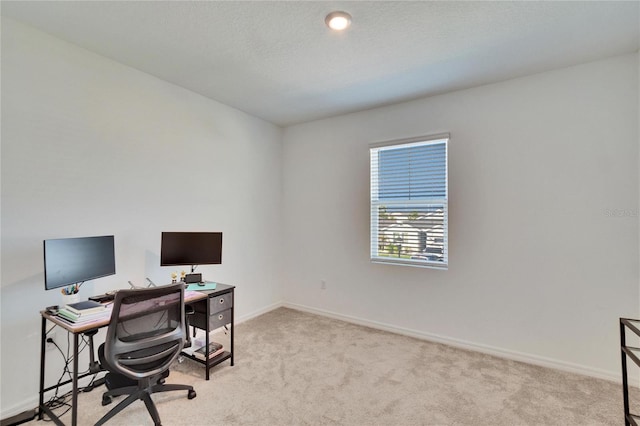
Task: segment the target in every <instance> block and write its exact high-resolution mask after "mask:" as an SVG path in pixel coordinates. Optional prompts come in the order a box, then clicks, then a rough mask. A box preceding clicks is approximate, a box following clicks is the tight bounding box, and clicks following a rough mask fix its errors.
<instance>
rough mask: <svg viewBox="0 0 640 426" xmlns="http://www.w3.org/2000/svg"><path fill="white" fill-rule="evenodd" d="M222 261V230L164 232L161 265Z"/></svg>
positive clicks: (213, 263)
mask: <svg viewBox="0 0 640 426" xmlns="http://www.w3.org/2000/svg"><path fill="white" fill-rule="evenodd" d="M221 263H222V232H163V233H162V241H161V243H160V266H181V265H183V266H184V265H191V272H193V269H194V268H195V266H197V265H217V264H221Z"/></svg>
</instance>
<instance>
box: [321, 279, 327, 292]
mask: <svg viewBox="0 0 640 426" xmlns="http://www.w3.org/2000/svg"><path fill="white" fill-rule="evenodd" d="M326 289H327V282H326V281H325V280H320V290H326Z"/></svg>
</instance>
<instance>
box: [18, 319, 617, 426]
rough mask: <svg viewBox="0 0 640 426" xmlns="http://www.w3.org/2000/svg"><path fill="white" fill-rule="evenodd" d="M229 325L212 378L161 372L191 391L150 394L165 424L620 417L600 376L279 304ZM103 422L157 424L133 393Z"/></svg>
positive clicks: (555, 421)
mask: <svg viewBox="0 0 640 426" xmlns="http://www.w3.org/2000/svg"><path fill="white" fill-rule="evenodd" d="M235 331H236V336H235V337H236V348H235V349H236V355H235V366H234V367H230V366H229V362H225V363H224V364H222V365H219V366H217V367H216V368H214V369H212V370H211V373H212V375H211V380H209V381H208V382H207V381H205V380H204V370H203V367H202V366H201V365H199V364H196V363H194V362H192V361H190V360H185V361H184V362H182V363H179V364H178V363H176V365H175V368H174V369H173V371H172V373H171V376H170V377H169V379H168V382H175V383H187V384H191V385H193V386H194V387H195V388H196V391H197V393H198V396H197V398H195V399H193V400H188V399H187V397H186V392H171V393H165V394H158V395H154V396H153V399H154V400H155V401H156V403H157V406H158V410H159V412H160V417H161V419H162V423H163V424H164V425H165V426H170V425H203V426H204V425H274V426H275V425H358V426H360V425H361V426H365V425H487V426H489V425H491V426H498V425H509V426H513V425H563V426H564V425H621V424H624V421H623V410H622V390H621V385H619V384H616V383H612V382H608V381H604V380H598V379H593V378H588V377H583V376H579V375H575V374H569V373H563V372H559V371H555V370H550V369H545V368H541V367H536V366H532V365H528V364H523V363H519V362H515V361H508V360H504V359H500V358H495V357H492V356H488V355H483V354H479V353H474V352H468V351H464V350H459V349H455V348H451V347H448V346H444V345H441V344H436V343H430V342H425V341H422V340H417V339H413V338H409V337H405V336H400V335H396V334H392V333H387V332H382V331H378V330H374V329H370V328H366V327H361V326H357V325H353V324H349V323H345V322H342V321H337V320H333V319H329V318H325V317H321V316H316V315H311V314H307V313H303V312H298V311H295V310H291V309H285V308H281V309H277V310H275V311H272V312H269V313H267V314H265V315H262V316H260V317H258V318H255V319H253V320H250V321H247V322H245V323H242V324H240V325H238V326H236V330H235ZM102 389H104V388H101V389H96V390H94V391H92V392H89V393H84V394H81V395H80V399H79V400H80V405H79V407H80V410H79V412H80V415H79V421H78V424H79V425H91V424H93V423H95V422H96V421H97V420H98V419H99V418H100V417H101V416H102V415H103V414H104V413H106V412H107V411H108V409H109V407H111V406H113V404H112V405H111V406H107V407H102V406H101V404H100V401H101V391H102ZM118 400H119V399H118ZM118 400H116V401H114V404H115V403H116V402H117V401H118ZM63 420H64V421H65V423H67V424H69V423H70V421H69V415H68V414H67V415H65V416H64V417H63ZM28 424H30V425H35V424H37V423H36V422H35V421H32V422H30V423H28ZM108 424H109V425H127V426H131V425H151V424H153V423H152V421H151V418H150V417H149V415H148V414H147V412H146V410H145V407H144V404H143V403H142V402H141V401H137V402H135V403H134V404H133V405H131V406H130V407H129V408H127V409H125V411H124V412H122V413H120V414H119V415H118V416H117V417H115V418H114V419H113V420H111V421H110V422H109V423H108Z"/></svg>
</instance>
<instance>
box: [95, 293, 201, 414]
mask: <svg viewBox="0 0 640 426" xmlns="http://www.w3.org/2000/svg"><path fill="white" fill-rule="evenodd" d="M184 309H185V308H184V284H175V285H169V286H164V287H152V288H143V289H133V290H120V291H118V292H117V293H116V296H115V299H114V303H113V312H112V314H111V322H110V323H109V328H108V329H107V337H106V341H105V343H104V344H103V345H101V346H100V348H99V349H98V357H99V359H100V363H101V364H102V367H103V368H104V369H106V370H108V371H109V373H108V374H107V376H106V383H107V387H108V388H110V390H109V391H108V392H105V393H104V394H103V397H102V405H107V404H109V403H110V402H111V398H112V397H114V396H119V395H128V396H127V398H125V399H124V400H122V401H121V402H120V403H119V404H118V405H116V406H115V407H114V408H113V409H111V411H109V412H108V413H107V414H105V415H104V416H103V417H102V418H101V419H100V420H99V421H98V422H97V423H96V425H102V424H104V423H105V422H106V421H108V420H109V419H111V418H112V417H113V416H115V415H116V414H117V413H119V412H120V411H122V410H123V409H124V408H126V407H127V406H129V405H130V404H131V403H133V402H134V401H136V400H138V399H141V400H142V401H144V403H145V405H146V406H147V410H148V411H149V414H150V415H151V417H152V418H153V421H154V424H155V425H160V415H159V414H158V410H157V408H156V406H155V404H154V403H153V401H152V400H151V396H150V395H151V394H152V393H155V392H166V391H173V390H186V391H188V393H187V396H188V398H189V399H193V398H195V397H196V392H195V390H194V389H193V387H192V386H188V385H176V384H165V383H164V378H165V377H166V376H167V375H168V371H169V367H170V365H171V364H172V363H173V362H174V361H175V359H176V358H177V357H178V355H179V354H180V351H181V350H182V348H183V345H184V339H185V323H184ZM109 383H111V384H112V386H109Z"/></svg>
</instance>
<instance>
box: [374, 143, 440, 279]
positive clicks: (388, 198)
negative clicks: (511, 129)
mask: <svg viewBox="0 0 640 426" xmlns="http://www.w3.org/2000/svg"><path fill="white" fill-rule="evenodd" d="M448 141H449V136H448V135H439V136H436V137H428V138H420V139H413V140H409V141H396V142H390V143H387V144H384V145H376V146H372V147H371V149H370V155H371V260H372V261H374V262H384V263H396V264H407V265H414V266H432V267H440V268H446V267H447V253H448V247H447V234H448V232H447V231H448V229H447V197H448V194H447V143H448Z"/></svg>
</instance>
